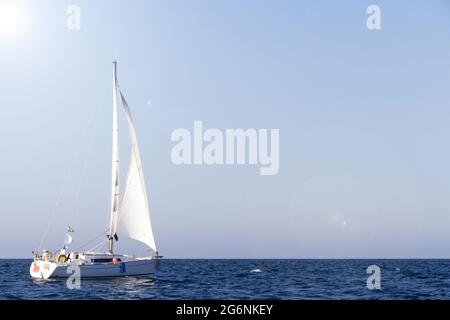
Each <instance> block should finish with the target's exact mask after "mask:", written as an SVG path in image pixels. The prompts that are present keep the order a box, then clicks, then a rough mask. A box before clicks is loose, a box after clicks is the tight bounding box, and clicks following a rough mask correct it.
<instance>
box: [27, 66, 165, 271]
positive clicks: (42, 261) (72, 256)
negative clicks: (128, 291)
mask: <svg viewBox="0 0 450 320" xmlns="http://www.w3.org/2000/svg"><path fill="white" fill-rule="evenodd" d="M119 95H120V99H121V102H122V105H123V111H124V114H125V119H126V123H127V127H128V132H129V136H130V140H131V157H130V163H129V167H128V174H127V178H126V181H125V186H124V190H123V192H122V193H120V190H119V130H118V114H117V112H118V110H117V109H118V108H117V98H118V96H119ZM112 111H113V117H112V118H113V124H112V180H111V210H110V221H109V228H108V232H107V241H108V247H109V249H108V251H107V252H77V251H72V252H70V251H68V250H67V249H68V245H69V244H70V243H71V242H72V236H71V233H72V232H73V230H72V229H71V228H70V227H69V229H68V230H67V231H68V233H67V239H66V241H65V243H64V246H63V249H62V250H60V251H59V252H57V253H55V254H52V253H50V252H49V251H48V250H44V252H43V253H42V254H41V255H40V254H38V253H33V259H34V261H33V262H32V263H31V266H30V275H31V277H33V278H39V279H49V278H67V277H69V276H70V275H71V274H72V273H73V268H71V269H69V267H70V266H73V265H75V266H78V267H79V270H80V276H81V277H82V278H83V277H89V278H91V277H93V278H96V277H117V276H135V275H148V274H153V273H155V270H156V267H157V265H158V264H159V260H160V258H161V256H159V255H158V251H157V248H156V244H155V238H154V235H153V230H152V225H151V221H150V211H149V207H148V200H147V192H146V190H145V182H144V175H143V171H142V166H141V159H140V155H139V147H138V143H137V138H136V131H135V128H134V124H133V120H132V117H131V113H130V109H129V107H128V104H127V102H126V101H125V98H124V97H123V95H122V92H121V91H120V89H119V85H118V82H117V62H116V61H114V62H113V108H112ZM119 236H120V237H122V236H124V237H127V238H130V239H133V240H136V241H139V242H141V243H143V244H144V245H146V246H147V247H148V248H149V249H150V252H151V254H150V255H149V256H146V257H140V258H138V257H135V256H131V255H125V254H116V253H115V252H114V242H116V241H117V240H118V237H119Z"/></svg>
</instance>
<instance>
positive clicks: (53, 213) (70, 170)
mask: <svg viewBox="0 0 450 320" xmlns="http://www.w3.org/2000/svg"><path fill="white" fill-rule="evenodd" d="M75 161H76V157H74V158H73V160H72V163H71V164H70V167H69V170H68V171H67V174H66V177H65V178H64V181H63V184H62V186H61V190H60V191H59V194H58V198H57V200H56V203H55V206H54V207H53V209H52V211H51V214H50V219H49V220H48V221H47V226H46V228H45V230H44V233H43V234H42V236H41V240H40V242H39V247H38V251H40V250H41V248H42V244H43V242H44V241H45V239H46V237H47V234H48V231H49V229H50V226H51V224H52V222H53V220H54V218H55V214H56V209H58V207H59V203H60V201H61V198H62V195H63V193H64V190H65V188H66V185H67V183H68V182H69V179H70V177H71V175H72V171H73V166H74V164H75Z"/></svg>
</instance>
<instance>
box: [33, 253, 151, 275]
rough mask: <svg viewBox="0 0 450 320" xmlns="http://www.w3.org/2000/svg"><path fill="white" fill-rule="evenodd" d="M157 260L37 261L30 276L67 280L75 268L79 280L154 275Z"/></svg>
mask: <svg viewBox="0 0 450 320" xmlns="http://www.w3.org/2000/svg"><path fill="white" fill-rule="evenodd" d="M157 263H159V261H158V259H154V258H143V259H136V260H131V261H124V262H120V263H118V264H113V263H91V264H77V263H72V264H70V263H67V264H57V263H55V262H46V261H42V260H37V261H34V262H32V263H31V266H30V275H31V276H32V277H33V278H36V279H54V278H68V277H69V276H71V275H73V274H74V272H75V269H76V267H79V268H80V277H81V278H102V277H125V276H138V275H149V274H154V273H155V270H156V264H157Z"/></svg>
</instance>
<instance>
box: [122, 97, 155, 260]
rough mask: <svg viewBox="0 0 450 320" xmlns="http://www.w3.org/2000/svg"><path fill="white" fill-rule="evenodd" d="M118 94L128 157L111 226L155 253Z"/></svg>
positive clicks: (135, 147) (140, 175) (137, 157)
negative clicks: (116, 212) (115, 214)
mask: <svg viewBox="0 0 450 320" xmlns="http://www.w3.org/2000/svg"><path fill="white" fill-rule="evenodd" d="M120 96H121V98H122V105H123V109H124V111H125V118H126V122H127V127H128V132H129V135H130V139H131V157H130V164H129V167H128V174H127V178H126V183H125V187H124V191H123V194H122V198H121V201H120V204H119V210H118V215H117V222H116V228H115V229H116V232H117V234H118V235H122V236H126V237H128V238H131V239H134V240H137V241H140V242H142V243H144V244H146V245H147V246H148V247H150V248H151V249H152V250H153V251H155V252H156V251H157V249H156V244H155V238H154V236H153V231H152V224H151V221H150V210H149V207H148V199H147V192H146V190H145V181H144V175H143V172H142V165H141V158H140V154H139V147H138V143H137V138H136V130H135V128H134V124H133V119H132V117H131V113H130V109H129V107H128V104H127V102H126V101H125V98H124V97H123V95H122V92H120Z"/></svg>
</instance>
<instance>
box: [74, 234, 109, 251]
mask: <svg viewBox="0 0 450 320" xmlns="http://www.w3.org/2000/svg"><path fill="white" fill-rule="evenodd" d="M106 232H107V231H106V230H105V231H103V232H102V233H101V234H99V235H98V236H96V237H95V238H93V239H91V240H89V241H88V242H86V243H84V244H83V245H81V246H79V247H78V249H77V251H79V250H81V249H82V248H85V247H87V245H89V244H91V243H92V242H94V241H96V240H97V239H98V238H100V237H104V236H105V233H106Z"/></svg>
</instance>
